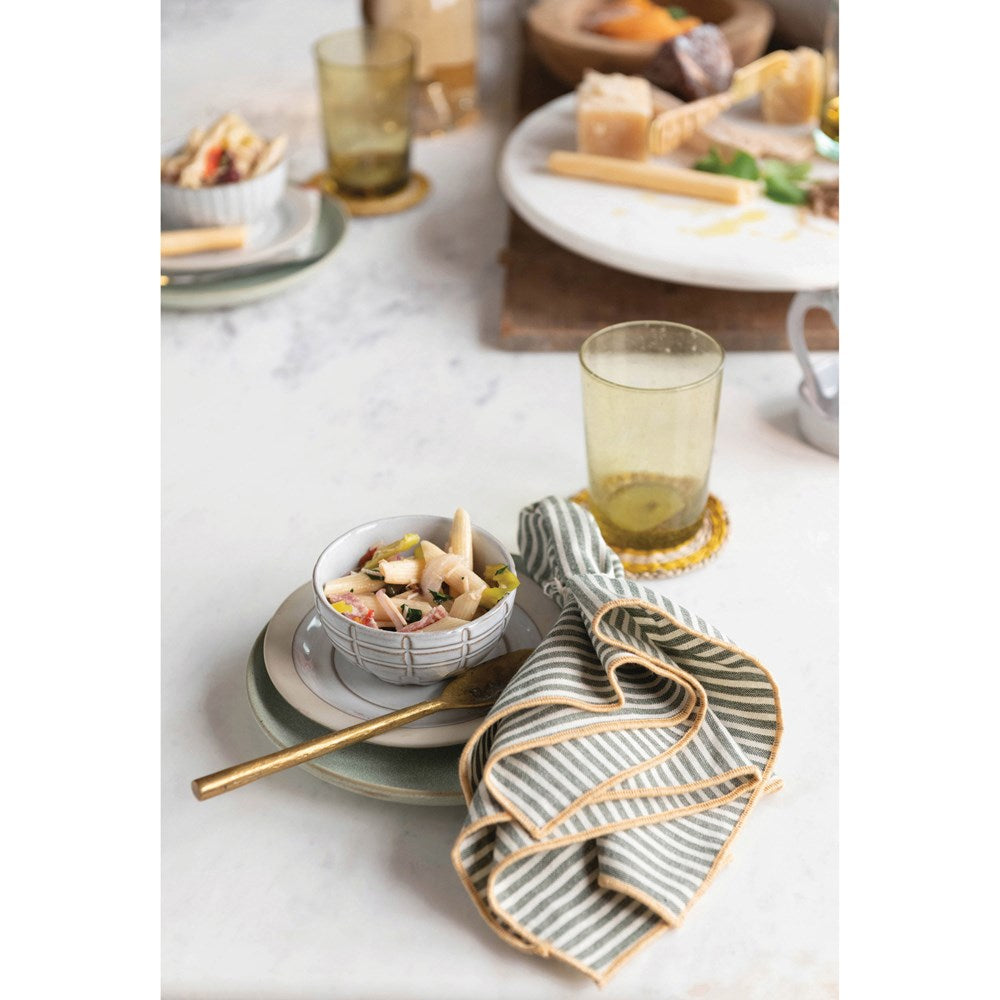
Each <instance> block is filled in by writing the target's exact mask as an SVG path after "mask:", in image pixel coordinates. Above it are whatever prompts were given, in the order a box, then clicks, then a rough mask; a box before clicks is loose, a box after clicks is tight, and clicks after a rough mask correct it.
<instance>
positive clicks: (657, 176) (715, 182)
mask: <svg viewBox="0 0 1000 1000" xmlns="http://www.w3.org/2000/svg"><path fill="white" fill-rule="evenodd" d="M548 167H549V170H551V171H552V172H553V173H554V174H565V175H566V176H568V177H581V178H583V179H584V180H589V181H603V182H604V183H605V184H621V185H623V186H625V187H638V188H648V189H649V190H650V191H664V192H666V193H667V194H682V195H687V196H689V197H691V198H708V199H710V200H712V201H722V202H726V203H727V204H729V205H738V204H740V202H744V201H749V200H750V199H751V198H755V197H756V196H757V195H758V194H759V191H760V189H759V187H758V185H757V184H756V183H754V182H753V181H746V180H742V179H741V178H739V177H729V176H727V175H725V174H709V173H705V172H704V171H701V170H686V169H684V168H683V167H662V166H657V165H655V164H652V163H639V162H637V161H636V160H622V159H619V158H618V157H616V156H594V155H593V154H591V153H568V152H563V151H562V150H556V152H554V153H550V154H549V161H548Z"/></svg>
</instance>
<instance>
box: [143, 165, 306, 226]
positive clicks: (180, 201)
mask: <svg viewBox="0 0 1000 1000" xmlns="http://www.w3.org/2000/svg"><path fill="white" fill-rule="evenodd" d="M165 155H166V154H165ZM287 187H288V157H287V156H284V157H282V158H281V160H280V162H279V163H277V164H275V166H273V167H272V168H271V169H270V170H269V171H268V172H267V173H266V174H261V175H260V177H251V178H249V179H248V180H245V181H234V182H233V183H232V184H217V185H215V186H214V187H203V188H183V187H180V186H179V185H177V184H165V183H163V182H162V181H161V182H160V216H161V217H162V220H163V222H164V223H165V224H166V225H167V226H170V227H172V228H175V229H194V228H198V227H200V226H238V225H242V224H243V223H247V222H254V221H256V220H257V219H260V218H262V217H263V216H265V215H267V213H268V212H270V211H271V210H272V209H273V208H274V207H275V206H276V205H277V204H278V202H279V201H281V199H282V196H283V195H284V193H285V189H286V188H287Z"/></svg>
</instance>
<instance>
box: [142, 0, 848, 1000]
mask: <svg viewBox="0 0 1000 1000" xmlns="http://www.w3.org/2000/svg"><path fill="white" fill-rule="evenodd" d="M515 13H516V10H515V7H514V5H511V4H509V3H505V2H502V0H484V2H482V4H481V38H482V48H483V69H484V76H485V79H484V88H483V89H484V98H485V106H486V114H485V116H484V121H483V122H482V123H481V124H480V125H478V126H477V127H475V128H473V129H470V130H468V131H465V132H462V133H459V134H455V135H452V136H448V137H445V138H441V139H435V140H430V141H425V142H421V143H419V144H418V146H417V149H416V154H415V158H416V163H417V165H418V166H420V167H421V168H422V169H423V170H425V171H426V172H427V173H428V174H429V175H430V177H431V178H432V180H433V182H434V192H433V195H432V197H431V198H430V199H429V200H428V201H427V202H426V203H425V204H424V205H423V206H421V207H420V208H419V209H416V210H414V211H412V212H410V213H408V214H406V215H401V216H397V217H394V218H385V219H372V220H357V221H355V222H354V223H353V225H352V228H351V231H350V232H349V234H348V237H347V239H346V241H345V243H344V246H343V247H342V250H341V252H339V253H338V254H337V255H335V257H334V258H333V259H332V260H331V261H329V262H328V263H327V264H325V265H324V266H323V268H321V269H320V270H319V271H318V272H317V273H316V275H315V276H314V277H313V279H312V280H311V281H309V282H308V283H307V284H305V285H303V286H301V287H299V288H296V289H293V290H291V291H289V292H287V293H285V294H284V295H282V296H280V297H277V298H274V299H271V300H267V301H264V302H261V303H259V304H257V305H254V306H249V307H245V308H242V309H236V310H232V311H228V312H216V313H205V314H168V313H164V314H163V322H162V378H163V383H162V405H163V440H162V445H163V447H162V462H163V478H162V490H163V562H162V567H163V581H162V601H163V607H162V636H163V649H162V750H163V756H162V780H163V785H162V991H163V995H164V996H165V997H171V998H181V997H184V998H187V997H199V998H202V997H206V998H218V997H227V998H268V1000H292V998H355V1000H358V998H361V1000H368V998H371V1000H376V998H377V1000H391V998H397V997H414V996H431V995H433V996H434V997H436V998H439V1000H464V998H467V997H469V996H470V995H476V996H478V997H481V998H507V997H510V998H514V997H517V998H519V1000H539V998H554V997H559V998H563V997H587V996H594V995H596V988H595V987H594V986H593V985H592V984H591V983H590V981H589V980H587V979H585V978H584V977H582V976H580V975H579V974H578V973H576V972H574V971H572V970H570V969H568V968H566V967H563V966H561V965H559V964H557V963H555V962H552V961H545V960H541V959H538V958H535V957H530V956H525V955H522V954H521V953H519V952H517V951H514V950H513V949H511V948H510V947H509V946H507V945H506V944H504V943H502V942H501V941H500V940H499V939H498V938H497V937H496V936H495V935H494V934H493V932H492V931H490V930H489V928H488V927H487V926H486V924H485V923H484V922H483V921H482V920H481V919H480V917H479V916H478V914H477V913H476V911H475V909H474V907H473V905H472V903H471V901H470V900H469V898H468V897H467V895H466V893H465V890H464V889H463V888H462V887H461V886H460V884H459V882H458V879H457V877H456V876H455V875H454V873H453V871H452V869H451V866H450V863H449V859H448V853H449V850H450V847H451V844H452V842H453V840H454V838H455V835H456V833H457V831H458V828H459V826H460V824H461V820H462V812H461V810H460V809H423V808H418V807H408V806H398V805H391V804H388V803H382V802H377V801H374V800H369V799H364V798H360V797H356V796H353V795H351V794H349V793H347V792H345V791H341V790H340V789H337V788H334V787H332V786H329V785H326V784H323V783H321V782H319V781H317V780H316V779H314V778H313V777H311V776H310V775H309V774H306V773H301V772H287V773H284V774H281V775H278V776H275V777H272V778H270V779H267V780H266V781H263V782H260V783H258V784H255V785H252V786H250V787H248V788H245V789H241V790H239V791H237V792H234V793H232V794H230V795H226V796H222V797H221V798H218V799H214V800H212V801H209V802H205V803H198V802H196V801H195V800H194V798H193V797H192V795H191V793H190V790H189V782H190V781H191V779H192V778H194V777H197V776H198V775H201V774H205V773H207V772H209V771H212V770H215V769H217V768H219V767H221V766H224V765H226V764H229V763H234V762H237V761H240V760H244V759H247V758H249V757H253V756H256V755H259V754H261V753H265V752H268V751H269V750H270V749H271V745H270V744H269V742H268V741H267V739H266V737H265V736H264V735H263V733H261V732H260V731H259V729H258V728H257V727H256V724H255V723H254V721H253V718H252V716H251V714H250V711H249V707H248V705H247V703H246V697H245V692H244V668H245V664H246V658H247V654H248V651H249V648H250V646H251V644H252V642H253V640H254V638H255V636H256V635H257V633H258V632H259V630H260V629H261V627H262V626H263V625H264V623H265V622H266V621H267V619H268V617H269V615H270V614H271V612H272V611H273V610H274V609H275V608H276V607H277V606H278V604H279V603H281V601H282V600H283V599H284V597H285V596H286V595H287V594H288V593H289V592H290V591H291V590H293V589H294V588H295V587H296V586H298V585H299V584H300V583H302V582H303V581H304V580H306V579H307V578H308V575H309V572H310V569H311V566H312V563H313V560H314V559H315V556H316V554H317V553H318V552H319V551H320V549H321V548H322V547H323V546H324V545H325V543H326V542H328V541H329V540H330V539H331V538H332V537H333V536H335V535H336V534H338V533H339V532H341V531H342V530H344V529H345V528H347V527H350V526H352V525H354V524H356V523H359V522H361V521H363V520H366V519H368V518H370V517H373V516H377V515H381V514H389V513H397V512H405V511H427V512H450V511H451V510H452V509H453V508H454V507H455V505H456V504H457V503H459V502H460V503H462V504H464V505H465V506H466V507H468V508H469V510H470V511H472V513H473V516H474V517H475V518H476V519H477V520H479V521H481V522H482V523H483V524H484V525H488V526H490V527H492V528H493V529H494V530H495V532H496V533H497V534H498V535H499V536H500V537H501V539H502V540H503V541H504V542H505V543H508V544H511V545H513V543H514V541H515V532H516V518H517V512H518V510H519V509H520V508H521V507H522V506H523V505H524V504H526V503H529V502H531V501H532V500H535V499H537V498H538V497H541V496H544V495H546V494H550V493H556V494H568V493H570V492H572V491H575V490H576V489H577V488H579V487H580V486H581V485H583V484H584V481H585V465H584V453H583V441H582V434H581V421H580V416H579V414H580V390H579V384H578V376H577V370H576V366H577V362H576V359H575V357H574V356H573V355H572V354H568V353H561V354H517V353H508V352H503V351H499V350H497V349H495V348H494V347H493V346H491V344H490V339H491V336H492V334H493V331H495V329H496V325H497V318H498V312H499V304H500V292H501V271H500V267H499V265H498V263H497V254H498V251H499V250H500V249H501V247H502V246H503V243H504V230H505V218H506V213H505V208H504V206H503V204H502V201H501V198H500V196H499V192H498V188H497V184H496V180H495V176H494V165H495V161H496V158H497V155H498V152H499V148H500V145H501V143H502V139H503V135H504V134H505V132H506V130H507V129H508V128H509V123H510V109H511V106H512V96H513V95H512V84H513V77H512V67H513V65H514V63H515V51H516V49H515V46H516V44H517V39H518V33H517V24H516V18H515ZM356 18H357V12H356V10H355V6H354V4H348V3H331V2H329V0H327V2H319V0H310V2H305V0H296V2H285V3H280V4H279V3H268V2H264V0H253V2H250V0H246V2H242V3H234V2H221V0H220V2H216V3H213V4H196V3H181V2H177V0H165V3H164V5H163V88H162V95H163V135H164V137H167V136H171V135H176V134H179V133H182V132H184V131H185V130H186V128H187V127H188V126H189V125H191V124H192V123H194V122H197V121H201V120H204V119H206V118H208V117H210V116H212V115H213V114H215V113H217V112H221V111H223V110H226V109H228V108H229V107H234V108H237V109H239V110H241V111H243V112H244V113H245V114H247V115H248V116H249V117H250V118H251V119H252V120H253V121H254V122H255V123H258V124H260V126H261V127H262V128H265V129H267V128H270V127H271V126H272V125H273V126H277V127H279V128H285V129H287V130H288V131H289V132H290V133H291V136H292V141H293V143H294V144H295V146H296V156H295V159H294V161H293V168H294V170H293V172H294V173H295V174H296V175H297V176H303V175H305V173H306V172H307V171H309V170H311V169H315V168H316V167H318V166H319V165H320V162H321V161H320V144H319V135H318V130H317V121H316V99H315V96H314V93H313V87H312V83H313V81H312V66H311V62H310V53H309V46H310V43H311V42H312V40H313V39H314V38H316V37H317V36H318V35H320V34H322V33H323V32H325V31H327V30H330V29H335V28H338V27H342V26H348V25H350V24H353V23H355V20H356ZM798 377H799V376H798V369H797V366H796V364H795V361H794V359H793V358H792V356H791V354H790V353H788V352H780V353H773V354H731V355H730V356H729V358H728V359H727V368H726V377H725V387H724V391H723V397H722V405H721V412H720V422H719V432H718V439H717V448H716V457H715V465H714V470H713V489H714V491H715V492H716V493H717V494H718V495H719V496H720V497H722V498H723V500H724V502H725V504H726V506H727V507H728V509H729V512H730V516H731V520H732V534H731V538H730V540H729V542H728V543H727V545H726V547H725V548H724V550H723V551H722V553H721V554H720V555H719V557H718V559H717V560H716V561H715V562H714V563H712V564H711V565H709V566H708V567H705V568H703V569H702V570H700V571H697V572H693V573H691V574H689V575H686V576H683V577H680V578H678V579H675V580H672V581H669V582H665V583H663V584H660V585H659V587H660V589H662V590H663V592H665V593H669V594H670V595H671V597H673V598H674V599H675V600H677V601H679V602H680V603H682V604H684V605H686V606H687V607H689V608H691V609H694V610H696V611H697V612H698V613H699V614H701V615H703V616H705V617H706V618H708V619H709V620H711V621H713V622H715V623H717V624H718V625H719V627H721V628H722V629H723V630H724V631H726V632H727V633H728V634H730V635H731V636H733V637H734V638H735V639H736V641H738V642H739V643H741V644H742V645H743V646H745V647H746V648H747V649H749V650H751V651H752V652H753V653H755V654H756V655H757V656H758V657H759V658H760V659H761V660H762V661H763V662H764V663H765V664H767V666H768V667H769V668H770V669H771V671H772V672H773V673H774V675H775V677H776V678H777V679H778V682H779V685H780V689H781V696H782V703H783V706H784V711H785V717H786V720H787V728H786V731H785V736H784V741H783V747H782V751H781V757H780V761H779V766H780V772H781V774H782V776H783V777H784V778H785V781H786V788H785V790H784V791H783V792H781V793H780V794H779V795H776V796H773V797H770V798H767V799H765V800H763V801H762V802H761V803H760V805H759V807H758V809H757V810H756V811H755V812H754V814H753V815H752V816H751V818H750V820H749V821H748V822H747V825H746V827H745V829H744V831H743V832H742V833H741V835H740V837H739V839H738V840H737V842H736V844H735V847H734V856H735V860H734V862H733V864H732V865H730V866H729V867H728V868H727V869H726V870H725V871H724V872H723V873H722V874H720V876H719V877H718V879H717V881H716V882H715V884H714V885H713V886H712V887H711V889H710V890H709V891H708V892H707V893H706V895H705V896H704V898H703V899H702V900H700V901H699V902H698V904H697V905H696V906H695V908H694V909H693V911H692V913H691V915H690V917H689V919H688V922H687V924H686V925H685V926H684V927H683V928H682V929H681V930H679V931H677V932H674V933H670V934H667V935H665V936H663V937H661V938H659V939H658V940H657V941H656V942H654V943H653V944H652V945H650V946H649V947H648V948H647V950H646V951H644V952H643V953H641V954H640V955H639V956H638V957H636V958H635V959H634V960H633V961H632V962H630V963H629V964H627V965H626V966H625V967H624V968H623V969H622V970H621V971H620V972H619V973H618V975H617V976H616V977H615V978H614V979H613V980H612V981H611V983H610V984H609V985H608V986H607V987H606V988H605V989H604V990H603V991H602V995H603V996H606V997H609V998H623V1000H624V998H628V1000H635V998H654V997H655V998H657V1000H675V998H676V1000H688V998H691V1000H694V998H708V1000H792V998H794V1000H811V998H827V997H833V996H835V995H836V976H837V967H836V961H837V844H836V837H837V761H836V726H837V721H836V720H837V626H836V619H837V482H838V465H837V461H836V460H835V459H833V458H831V457H829V456H827V455H824V454H822V453H820V452H818V451H815V450H814V449H812V448H811V447H809V446H808V445H806V444H805V443H803V441H802V440H801V439H800V438H799V436H798V434H797V431H796V427H795V418H794V406H795V387H796V384H797V382H798ZM387 389H391V392H387V391H386V390H387Z"/></svg>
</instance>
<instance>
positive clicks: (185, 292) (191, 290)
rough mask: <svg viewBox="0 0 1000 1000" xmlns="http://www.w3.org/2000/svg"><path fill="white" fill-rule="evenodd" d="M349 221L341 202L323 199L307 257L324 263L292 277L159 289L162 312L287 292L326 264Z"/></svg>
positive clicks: (249, 277) (257, 276) (216, 306)
mask: <svg viewBox="0 0 1000 1000" xmlns="http://www.w3.org/2000/svg"><path fill="white" fill-rule="evenodd" d="M347 220H348V216H347V210H346V209H345V208H344V206H343V205H342V204H341V202H339V201H337V199H336V198H327V197H324V198H323V201H322V204H321V205H320V211H319V220H318V221H317V223H316V229H315V232H314V233H313V238H312V242H311V244H310V246H309V248H308V249H307V250H306V251H305V253H304V256H307V257H310V258H312V257H316V256H320V255H322V259H321V260H315V261H313V263H311V264H308V265H305V266H303V267H301V268H299V269H298V270H295V271H292V272H291V273H288V272H287V271H282V272H281V273H280V274H279V275H273V274H271V275H268V274H245V275H241V276H237V277H235V278H233V277H230V278H222V279H220V280H218V281H208V282H203V283H199V284H197V285H165V286H164V287H163V288H161V289H160V308H161V309H183V310H195V309H226V308H229V307H231V306H241V305H245V304H246V303H248V302H256V301H257V300H258V299H263V298H265V297H267V296H268V295H274V294H276V293H277V292H281V291H284V290H285V289H286V288H288V287H289V286H290V285H295V284H298V282H300V281H302V280H303V279H304V278H306V277H307V276H308V275H310V274H312V272H313V271H315V270H316V268H318V267H322V266H323V265H324V264H325V263H326V262H327V260H328V259H329V257H330V255H331V254H332V253H333V251H334V250H336V249H337V247H338V246H339V245H340V243H341V241H342V240H343V238H344V234H345V233H346V232H347Z"/></svg>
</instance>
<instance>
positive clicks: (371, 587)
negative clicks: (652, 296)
mask: <svg viewBox="0 0 1000 1000" xmlns="http://www.w3.org/2000/svg"><path fill="white" fill-rule="evenodd" d="M383 586H384V584H383V583H382V581H381V580H373V579H372V578H371V577H370V576H368V574H367V573H349V574H348V575H347V576H342V577H339V578H338V579H336V580H329V581H327V582H326V583H325V584H323V593H324V594H326V596H327V598H329V597H330V595H331V594H342V593H344V592H345V591H347V592H349V593H355V594H374V593H375V592H376V591H377V590H379V589H380V588H381V587H383Z"/></svg>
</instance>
